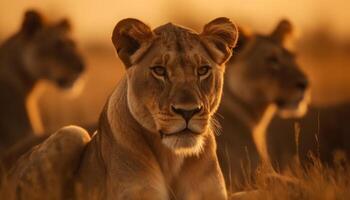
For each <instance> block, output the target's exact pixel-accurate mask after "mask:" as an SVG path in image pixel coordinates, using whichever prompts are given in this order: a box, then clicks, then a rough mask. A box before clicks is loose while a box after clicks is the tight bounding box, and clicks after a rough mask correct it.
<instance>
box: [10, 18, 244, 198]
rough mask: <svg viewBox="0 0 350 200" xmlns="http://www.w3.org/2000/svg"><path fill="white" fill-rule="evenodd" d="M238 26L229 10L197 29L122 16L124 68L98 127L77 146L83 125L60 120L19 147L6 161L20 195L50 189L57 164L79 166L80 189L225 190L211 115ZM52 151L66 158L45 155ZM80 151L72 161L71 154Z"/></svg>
mask: <svg viewBox="0 0 350 200" xmlns="http://www.w3.org/2000/svg"><path fill="white" fill-rule="evenodd" d="M237 35H238V32H237V29H236V27H235V25H234V24H233V23H232V22H230V20H229V19H227V18H217V19H215V20H213V21H211V22H210V23H208V24H206V25H205V26H204V28H203V32H202V33H201V34H197V33H195V32H194V31H192V30H189V29H186V28H184V27H180V26H177V25H174V24H171V23H169V24H166V25H163V26H160V27H158V28H156V29H154V30H153V31H152V30H151V29H150V27H149V26H147V25H146V24H144V23H143V22H141V21H139V20H137V19H124V20H122V21H120V22H119V23H118V24H117V25H116V27H115V29H114V31H113V36H112V40H113V44H114V46H115V48H116V50H117V53H118V55H119V57H120V59H121V60H122V61H123V63H124V65H125V67H126V69H127V72H126V75H125V77H124V78H122V80H121V81H120V82H119V84H118V85H117V87H116V89H115V91H114V92H113V93H112V95H111V96H110V98H109V99H108V101H107V103H106V105H105V107H104V110H103V112H102V114H101V116H100V121H99V128H98V131H97V133H96V134H95V135H94V136H93V137H92V139H91V141H90V142H89V143H88V145H87V147H86V150H85V151H84V153H81V154H80V152H81V151H82V149H83V148H84V146H85V145H84V143H86V141H87V139H86V138H87V136H88V135H87V133H86V132H84V131H83V130H79V129H78V128H75V127H68V128H65V129H64V130H61V131H60V132H59V133H57V134H55V135H53V136H51V137H50V138H49V139H48V140H47V141H45V142H44V143H43V144H42V145H39V146H38V147H37V148H35V149H33V150H32V151H31V152H29V153H28V154H26V155H25V156H24V157H22V158H21V159H20V161H19V162H18V163H17V165H16V167H15V168H14V169H13V171H12V177H13V178H14V184H15V185H16V186H17V189H16V190H17V191H19V194H18V195H20V196H26V197H28V195H30V192H32V191H33V189H37V190H36V191H37V192H35V194H34V195H37V194H41V195H42V194H43V193H44V194H46V195H51V194H53V193H47V192H46V193H45V191H47V188H48V187H52V186H53V183H52V182H50V184H45V183H49V182H48V180H52V179H50V178H49V176H50V175H49V174H58V175H59V176H60V178H62V179H64V180H69V179H65V176H61V174H74V173H73V172H75V170H77V184H78V186H79V191H81V196H82V197H83V198H84V199H85V198H87V199H92V198H97V199H152V200H154V199H226V198H227V197H226V196H227V194H226V188H225V183H224V179H223V176H222V173H221V170H220V166H219V163H218V160H217V156H216V143H215V136H214V133H213V129H215V127H214V126H213V124H212V121H211V120H212V116H213V114H214V113H215V111H216V110H217V108H218V105H219V102H220V99H221V93H222V88H223V75H224V71H225V62H226V61H227V60H228V59H229V58H230V56H231V51H232V48H233V47H234V46H235V43H236V39H237ZM79 132H80V133H81V137H77V134H76V133H79ZM69 137H72V139H71V140H69V139H67V138H69ZM62 140H65V141H67V146H65V147H62V146H61V145H65V144H63V143H62V142H61V143H60V141H62ZM55 141H56V143H55ZM74 143H76V145H72V144H74ZM72 146H73V147H80V148H75V149H73V150H72V151H70V150H69V148H71V147H72ZM57 151H58V152H60V151H61V152H62V153H52V152H57ZM45 152H51V153H50V154H45ZM77 152H78V153H77ZM72 157H75V159H72ZM59 159H60V160H63V161H62V162H63V163H66V160H69V162H71V163H72V164H71V165H69V166H66V168H64V167H62V165H60V164H58V165H57V167H56V165H55V164H52V163H55V162H57V161H54V160H59ZM80 159H82V161H81V163H80V167H78V166H77V165H76V164H75V163H76V162H72V160H75V161H77V160H80ZM45 161H46V162H48V163H49V164H45V165H43V164H40V163H45ZM45 166H48V167H47V168H46V167H45ZM50 170H51V171H53V172H52V173H50ZM43 173H45V175H41V174H43ZM43 177H44V178H43ZM45 181H46V182H45ZM59 182H60V181H59ZM60 183H61V184H60V186H62V185H64V186H70V185H71V184H69V183H71V182H69V181H68V183H63V184H62V182H60ZM34 185H35V186H34ZM28 188H30V189H29V190H28ZM57 188H61V187H57ZM40 197H41V198H42V197H43V196H40Z"/></svg>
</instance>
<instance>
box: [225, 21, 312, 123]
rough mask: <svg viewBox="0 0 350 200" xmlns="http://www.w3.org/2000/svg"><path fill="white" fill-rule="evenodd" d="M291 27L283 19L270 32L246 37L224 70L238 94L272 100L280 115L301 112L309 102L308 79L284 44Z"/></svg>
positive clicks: (260, 100)
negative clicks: (227, 67)
mask: <svg viewBox="0 0 350 200" xmlns="http://www.w3.org/2000/svg"><path fill="white" fill-rule="evenodd" d="M291 31H292V26H291V24H290V23H289V22H288V21H286V20H282V21H281V22H280V23H279V24H278V25H277V27H276V28H275V30H274V31H273V32H272V33H271V34H269V35H254V36H251V37H250V38H248V39H247V42H246V44H243V45H244V47H242V51H241V52H240V53H238V55H237V57H235V59H234V62H235V63H236V64H234V66H232V68H230V72H229V73H228V74H227V78H228V83H229V87H230V88H231V89H232V90H233V91H235V93H236V94H237V95H238V96H239V97H240V98H242V99H243V100H244V101H246V102H250V103H251V102H254V103H258V104H259V103H260V104H275V105H276V106H277V108H278V113H279V114H280V115H281V116H282V117H291V116H301V115H303V114H304V113H305V112H306V109H307V102H308V101H307V99H308V98H307V95H306V94H307V90H308V86H309V85H308V79H307V77H306V76H305V75H304V73H303V72H302V71H301V69H300V68H299V66H298V64H297V62H296V57H295V55H294V54H293V53H291V52H290V51H288V50H287V49H286V48H285V47H284V44H283V43H284V41H285V40H286V37H287V36H288V35H289V34H290V33H291ZM246 37H247V36H246ZM238 45H239V43H238ZM254 103H253V104H254Z"/></svg>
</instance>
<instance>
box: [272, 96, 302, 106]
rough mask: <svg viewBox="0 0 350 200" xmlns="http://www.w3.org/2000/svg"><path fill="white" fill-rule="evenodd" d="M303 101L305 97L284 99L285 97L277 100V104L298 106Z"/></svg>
mask: <svg viewBox="0 0 350 200" xmlns="http://www.w3.org/2000/svg"><path fill="white" fill-rule="evenodd" d="M302 101H303V97H301V98H298V99H296V100H284V99H278V100H276V105H277V106H278V107H279V108H294V107H298V105H299V104H300V103H301V102H302Z"/></svg>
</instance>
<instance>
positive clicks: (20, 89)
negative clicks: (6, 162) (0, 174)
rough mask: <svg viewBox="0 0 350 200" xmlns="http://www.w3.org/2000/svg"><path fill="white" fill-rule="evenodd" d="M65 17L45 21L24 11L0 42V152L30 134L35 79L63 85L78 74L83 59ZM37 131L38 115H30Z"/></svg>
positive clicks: (31, 131) (33, 13) (31, 130)
mask: <svg viewBox="0 0 350 200" xmlns="http://www.w3.org/2000/svg"><path fill="white" fill-rule="evenodd" d="M68 31H69V24H68V21H67V20H62V21H60V22H58V23H46V22H45V21H44V20H43V18H42V17H41V15H40V14H39V13H38V12H36V11H27V12H26V14H25V16H24V20H23V23H22V27H21V28H20V30H19V31H18V32H17V33H16V34H14V35H13V36H12V37H10V38H9V39H8V40H6V41H5V42H4V43H3V44H2V45H1V46H0V106H1V107H0V110H1V112H0V129H1V130H2V131H1V134H0V138H1V139H0V156H1V154H2V153H3V152H4V150H5V149H7V148H8V147H10V146H12V145H13V144H15V143H16V142H18V141H19V140H21V139H23V138H25V137H27V136H29V135H31V134H33V132H34V130H33V127H32V124H31V122H30V118H29V115H28V112H27V105H28V104H31V108H33V102H32V101H29V102H27V100H28V97H29V96H30V94H32V90H33V88H34V87H35V85H36V83H37V82H38V81H39V80H41V79H46V80H49V81H52V82H55V83H57V85H58V86H60V87H62V88H67V87H70V86H71V85H73V83H74V82H75V80H76V79H77V78H78V77H79V76H80V75H81V73H82V71H83V69H84V66H83V61H82V59H81V57H80V55H79V53H78V52H77V50H76V47H75V45H74V43H73V41H72V40H71V39H70V37H69V35H68ZM32 116H33V118H32V119H31V120H32V121H33V122H35V125H38V126H36V128H37V130H38V129H39V131H40V120H39V118H38V115H35V113H34V115H32Z"/></svg>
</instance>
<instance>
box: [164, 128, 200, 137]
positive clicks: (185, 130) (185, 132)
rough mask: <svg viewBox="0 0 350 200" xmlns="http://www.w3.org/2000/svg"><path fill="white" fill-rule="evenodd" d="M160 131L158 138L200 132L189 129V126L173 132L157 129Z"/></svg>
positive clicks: (193, 134)
mask: <svg viewBox="0 0 350 200" xmlns="http://www.w3.org/2000/svg"><path fill="white" fill-rule="evenodd" d="M159 133H160V138H161V139H163V138H164V137H173V136H176V137H179V136H195V135H199V134H200V133H197V132H194V131H192V130H190V129H189V128H185V129H183V130H181V131H178V132H175V133H164V132H163V131H159Z"/></svg>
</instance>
